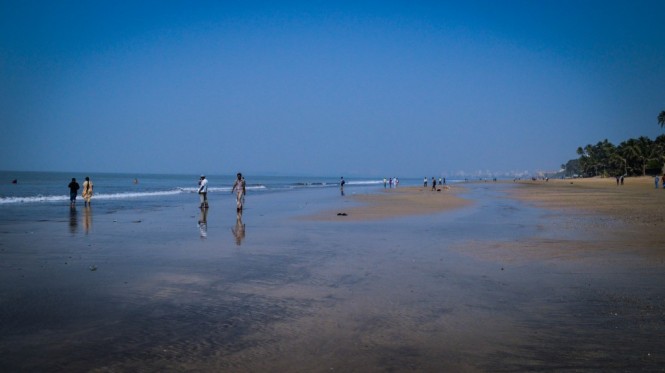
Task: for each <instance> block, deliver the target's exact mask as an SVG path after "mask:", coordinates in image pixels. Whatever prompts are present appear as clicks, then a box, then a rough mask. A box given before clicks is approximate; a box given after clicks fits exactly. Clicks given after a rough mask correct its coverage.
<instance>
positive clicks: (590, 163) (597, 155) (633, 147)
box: [561, 111, 665, 177]
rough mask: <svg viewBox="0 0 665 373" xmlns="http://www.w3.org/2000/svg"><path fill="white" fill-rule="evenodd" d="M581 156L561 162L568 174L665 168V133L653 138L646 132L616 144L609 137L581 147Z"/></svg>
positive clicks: (663, 117)
mask: <svg viewBox="0 0 665 373" xmlns="http://www.w3.org/2000/svg"><path fill="white" fill-rule="evenodd" d="M658 123H659V124H660V126H661V128H662V127H664V126H665V111H662V112H661V113H660V114H659V115H658ZM577 155H578V156H579V158H577V159H571V160H570V161H568V162H567V163H566V164H563V165H561V167H562V168H563V169H564V172H565V175H566V176H575V175H577V176H582V177H592V176H618V175H626V176H646V175H657V174H661V173H663V172H664V171H665V169H664V167H663V166H665V135H660V136H658V137H656V139H655V140H651V139H650V138H649V137H646V136H642V137H639V138H637V139H633V138H631V139H628V140H626V141H623V142H621V143H620V144H619V145H614V144H612V143H611V142H609V141H607V139H605V140H603V141H599V142H598V143H596V144H595V145H592V144H587V145H586V146H584V147H582V146H580V147H578V148H577Z"/></svg>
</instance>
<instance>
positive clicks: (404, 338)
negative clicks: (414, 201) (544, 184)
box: [0, 184, 665, 372]
mask: <svg viewBox="0 0 665 373" xmlns="http://www.w3.org/2000/svg"><path fill="white" fill-rule="evenodd" d="M504 188H510V185H499V184H474V185H469V186H468V191H467V192H466V194H465V195H466V197H468V198H471V199H473V200H474V201H475V204H474V205H473V206H471V207H468V208H464V209H461V210H456V211H452V212H446V213H441V214H436V215H430V216H419V217H408V218H396V219H388V220H384V221H377V222H353V223H345V222H308V221H303V220H302V219H295V218H294V217H299V216H305V215H308V214H310V213H314V212H316V211H320V210H335V209H338V210H340V211H343V209H344V208H345V207H346V206H349V204H350V203H351V202H349V201H348V199H346V198H343V197H341V196H340V195H339V194H338V193H337V192H336V190H307V191H303V192H299V193H286V194H255V195H252V194H250V195H248V196H247V209H246V211H245V212H244V213H243V215H242V218H241V221H239V220H238V217H237V216H236V213H235V211H234V210H235V208H234V206H235V205H234V201H233V198H232V196H230V195H229V196H228V198H226V197H224V198H222V197H221V196H220V198H218V199H216V200H214V201H211V208H210V209H209V211H208V212H207V214H202V212H201V211H200V210H199V209H197V208H196V205H197V201H196V200H195V198H190V197H192V196H179V197H176V198H174V199H173V200H170V202H169V203H163V204H159V205H141V206H140V207H135V206H128V207H125V208H118V209H113V208H109V207H108V206H107V207H105V208H99V209H98V208H97V207H96V206H94V205H93V207H92V208H91V209H89V210H87V209H84V208H82V207H77V209H76V211H75V212H72V211H70V210H69V207H68V206H50V207H49V208H50V209H53V211H50V212H49V213H48V214H47V215H48V216H49V218H48V219H43V220H40V219H34V218H29V219H27V218H25V216H31V215H30V214H36V213H37V212H36V211H30V210H28V211H27V212H24V213H23V214H24V215H22V216H23V218H21V219H15V221H11V219H8V220H9V221H6V224H3V225H2V230H3V232H2V233H0V237H1V241H0V258H2V260H1V263H2V264H0V267H1V268H0V270H1V271H0V315H1V319H2V321H3V322H2V323H1V325H0V336H1V337H0V350H2V351H3V353H2V357H0V363H1V364H0V365H1V366H3V367H4V368H5V369H4V370H6V371H127V370H129V371H183V370H192V371H234V372H238V371H266V370H268V371H303V372H305V371H306V372H312V371H331V370H335V371H362V372H368V371H370V372H371V371H538V370H547V371H551V370H575V371H580V370H588V371H598V370H603V371H612V370H620V371H623V370H631V371H632V370H658V369H659V368H660V367H662V366H663V365H662V364H663V363H664V362H665V357H664V356H663V355H662V352H661V351H665V342H664V341H663V339H662V337H661V336H662V335H663V332H664V331H665V325H664V323H663V320H664V319H665V318H664V315H665V311H664V310H665V307H664V304H665V302H664V301H663V299H664V296H665V291H664V290H662V289H660V287H659V285H658V284H662V283H663V280H665V275H664V273H665V271H662V269H663V264H662V263H653V262H651V263H647V262H646V261H645V260H644V259H642V258H640V257H637V256H634V255H630V254H625V253H621V252H620V251H598V250H594V251H591V252H590V253H587V254H585V255H582V258H581V259H579V260H567V259H559V258H556V257H554V258H552V257H550V256H547V255H544V256H543V255H537V256H522V255H521V254H520V251H519V250H521V249H525V250H527V249H531V250H532V249H533V247H532V246H534V245H536V243H538V244H539V245H541V246H540V249H538V250H550V249H558V250H561V248H562V247H563V248H565V247H567V245H570V246H571V248H572V247H573V246H575V247H577V246H580V245H581V246H584V245H585V241H584V240H585V235H584V232H585V230H584V228H583V227H584V224H585V221H584V219H587V218H588V217H587V218H584V217H579V218H577V217H570V216H563V215H560V214H558V213H554V212H549V211H545V210H541V209H537V208H534V207H531V206H528V205H525V204H523V203H521V202H518V201H515V200H512V199H508V198H506V196H505V195H504V194H503V192H502V190H503V189H504ZM56 209H57V210H56ZM570 219H574V220H575V221H574V223H573V224H571V221H570ZM203 221H205V224H202V223H203ZM534 242H536V243H534ZM543 242H546V243H555V244H553V245H550V244H546V245H543V244H542V243H543ZM576 245H577V246H576ZM594 247H596V246H594ZM637 274H639V276H637Z"/></svg>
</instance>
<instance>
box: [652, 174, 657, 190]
mask: <svg viewBox="0 0 665 373" xmlns="http://www.w3.org/2000/svg"><path fill="white" fill-rule="evenodd" d="M653 182H654V183H655V184H656V189H658V175H656V177H654V178H653Z"/></svg>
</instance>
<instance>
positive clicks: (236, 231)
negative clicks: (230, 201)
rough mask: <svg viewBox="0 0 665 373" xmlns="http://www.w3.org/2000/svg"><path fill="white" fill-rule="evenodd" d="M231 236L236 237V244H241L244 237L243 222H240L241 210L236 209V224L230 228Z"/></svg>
mask: <svg viewBox="0 0 665 373" xmlns="http://www.w3.org/2000/svg"><path fill="white" fill-rule="evenodd" d="M231 232H233V236H235V238H236V245H238V246H240V245H242V240H243V239H244V238H245V224H244V223H243V222H242V210H239V211H238V214H237V215H236V226H235V227H233V229H231Z"/></svg>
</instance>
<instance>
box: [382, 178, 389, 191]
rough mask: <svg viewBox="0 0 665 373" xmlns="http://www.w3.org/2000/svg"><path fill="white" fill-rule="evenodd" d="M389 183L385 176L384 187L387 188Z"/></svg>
mask: <svg viewBox="0 0 665 373" xmlns="http://www.w3.org/2000/svg"><path fill="white" fill-rule="evenodd" d="M387 185H388V179H386V178H385V177H384V178H383V189H386V186H387Z"/></svg>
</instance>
